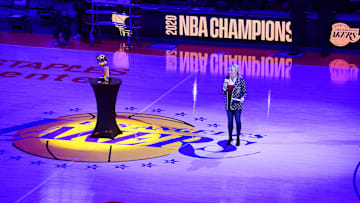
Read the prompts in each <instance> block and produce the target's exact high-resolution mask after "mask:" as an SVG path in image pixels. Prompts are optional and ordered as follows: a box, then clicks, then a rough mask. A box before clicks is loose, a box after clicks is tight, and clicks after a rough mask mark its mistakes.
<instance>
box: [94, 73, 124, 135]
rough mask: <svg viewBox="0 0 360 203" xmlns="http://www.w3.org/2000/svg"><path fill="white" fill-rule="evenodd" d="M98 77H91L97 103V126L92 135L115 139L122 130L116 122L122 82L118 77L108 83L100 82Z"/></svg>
mask: <svg viewBox="0 0 360 203" xmlns="http://www.w3.org/2000/svg"><path fill="white" fill-rule="evenodd" d="M98 81H99V79H98V78H93V79H90V84H91V86H92V88H93V89H94V92H95V97H96V104H97V121H96V126H95V129H94V131H93V132H92V134H91V135H90V137H97V138H111V139H114V138H115V137H116V136H117V135H118V134H121V133H122V132H121V130H120V128H119V126H118V125H117V123H116V112H115V104H116V98H117V94H118V91H119V88H120V85H121V83H122V80H120V79H118V78H111V80H110V81H109V82H108V83H98Z"/></svg>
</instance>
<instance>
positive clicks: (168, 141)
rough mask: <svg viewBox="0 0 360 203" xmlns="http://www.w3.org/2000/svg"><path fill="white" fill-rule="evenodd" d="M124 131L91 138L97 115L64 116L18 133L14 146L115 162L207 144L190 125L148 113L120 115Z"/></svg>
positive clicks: (51, 155) (46, 153) (45, 153)
mask: <svg viewBox="0 0 360 203" xmlns="http://www.w3.org/2000/svg"><path fill="white" fill-rule="evenodd" d="M116 120H117V123H118V124H119V127H120V128H121V130H122V131H123V133H122V134H119V135H118V136H116V137H115V138H114V139H107V138H92V137H90V135H91V133H92V130H93V128H94V127H95V124H96V114H78V115H71V116H63V117H59V118H56V119H54V120H53V121H52V122H50V123H45V124H43V125H39V126H35V127H30V128H27V129H23V130H20V131H18V132H17V133H16V134H15V135H14V137H13V140H14V141H13V144H14V145H15V146H16V147H17V148H19V149H21V150H23V151H25V152H27V153H30V154H33V155H37V156H41V157H46V158H51V159H57V160H69V161H89V162H112V161H131V160H139V159H148V158H154V157H160V156H165V155H169V154H172V153H175V152H178V149H179V148H180V147H182V146H186V145H187V144H191V143H200V142H208V141H209V138H205V137H201V136H199V134H198V133H197V132H196V131H197V129H195V128H194V127H193V126H192V125H191V124H188V123H185V122H183V121H180V120H176V119H172V118H168V117H163V116H155V115H149V114H133V113H117V117H116Z"/></svg>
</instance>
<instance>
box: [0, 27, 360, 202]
mask: <svg viewBox="0 0 360 203" xmlns="http://www.w3.org/2000/svg"><path fill="white" fill-rule="evenodd" d="M24 36H26V39H27V40H24ZM31 36H34V39H33V40H29V37H31ZM51 40H52V37H51V36H50V35H43V36H37V35H35V34H33V35H31V34H20V33H8V32H6V33H5V32H2V33H1V39H0V53H1V56H0V83H1V86H0V101H1V105H0V112H1V117H0V162H1V165H0V191H1V193H0V202H4V203H6V202H124V203H128V202H129V203H130V202H131V203H134V202H182V203H184V202H207V203H208V202H219V203H220V202H236V203H238V202H321V203H324V202H358V201H359V200H360V195H359V193H360V169H359V162H360V156H359V155H360V139H359V138H360V80H359V77H360V73H359V70H360V69H359V67H360V57H359V56H360V55H359V54H351V53H331V54H330V56H328V57H326V58H322V57H321V56H320V53H318V52H306V53H305V54H304V55H303V56H301V57H294V58H291V57H287V56H286V54H282V53H279V52H280V51H279V50H271V49H251V48H241V47H231V48H229V47H224V46H214V45H212V46H211V45H209V46H206V45H189V44H156V43H151V42H140V43H138V44H134V47H133V49H131V50H127V48H126V46H124V44H123V42H121V41H116V40H115V41H106V40H104V42H103V44H96V45H95V46H94V47H90V46H89V45H88V44H87V43H86V42H79V41H75V42H73V43H72V44H71V45H70V46H66V47H65V46H60V47H54V46H53V45H52V41H51ZM99 54H105V55H107V56H108V58H109V66H110V77H115V78H120V79H121V80H122V84H121V86H120V89H119V92H118V97H117V101H116V112H117V122H118V124H119V126H120V129H121V130H123V134H120V135H118V136H117V137H116V138H115V139H114V140H110V139H106V138H100V139H94V138H90V137H89V135H90V133H91V131H92V129H93V128H94V125H95V120H96V119H95V118H96V113H97V107H96V100H95V95H94V92H93V89H92V88H91V86H90V83H89V82H88V80H89V79H90V78H97V77H101V76H102V73H101V69H100V68H99V66H98V65H97V63H96V56H97V55H99ZM234 63H235V64H238V65H239V66H240V74H241V75H242V76H243V78H244V79H245V81H246V87H247V93H248V96H247V98H246V100H245V103H244V108H243V111H242V114H241V121H242V130H241V132H242V134H241V144H240V146H239V147H237V146H236V145H235V142H234V141H233V143H232V145H230V146H227V145H226V142H227V139H228V132H227V131H228V130H227V121H226V112H225V108H224V107H225V106H224V95H222V93H221V88H222V84H223V81H224V78H225V77H226V76H227V71H228V67H229V66H230V65H231V64H234ZM234 132H235V131H234Z"/></svg>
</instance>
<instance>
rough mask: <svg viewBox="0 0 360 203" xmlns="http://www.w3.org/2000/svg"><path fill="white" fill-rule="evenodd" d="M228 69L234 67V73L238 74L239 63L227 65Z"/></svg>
mask: <svg viewBox="0 0 360 203" xmlns="http://www.w3.org/2000/svg"><path fill="white" fill-rule="evenodd" d="M229 69H234V70H235V72H236V74H238V75H239V65H238V64H236V63H234V64H231V65H230V67H229Z"/></svg>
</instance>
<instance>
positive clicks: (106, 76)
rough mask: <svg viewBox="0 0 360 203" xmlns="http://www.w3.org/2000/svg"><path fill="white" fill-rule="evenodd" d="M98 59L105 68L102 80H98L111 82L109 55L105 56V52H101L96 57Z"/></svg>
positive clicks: (105, 82)
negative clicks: (108, 63)
mask: <svg viewBox="0 0 360 203" xmlns="http://www.w3.org/2000/svg"><path fill="white" fill-rule="evenodd" d="M96 60H97V62H98V64H99V65H100V66H101V68H102V69H103V75H104V77H103V78H100V80H99V81H98V83H104V84H107V83H109V82H110V73H109V72H110V70H109V66H107V60H108V59H107V56H105V55H104V54H100V55H99V56H97V57H96Z"/></svg>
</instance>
